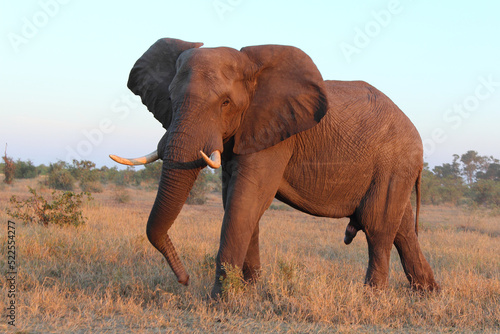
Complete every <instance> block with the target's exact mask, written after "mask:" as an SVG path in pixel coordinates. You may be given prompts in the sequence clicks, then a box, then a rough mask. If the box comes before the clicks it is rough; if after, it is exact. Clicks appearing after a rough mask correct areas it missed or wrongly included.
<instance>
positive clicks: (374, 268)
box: [112, 38, 438, 298]
mask: <svg viewBox="0 0 500 334" xmlns="http://www.w3.org/2000/svg"><path fill="white" fill-rule="evenodd" d="M202 45H203V44H202V43H189V42H184V41H181V40H176V39H170V38H165V39H160V40H158V41H157V42H156V43H155V44H153V45H152V46H151V47H150V48H149V49H148V50H147V51H146V52H145V53H144V54H143V55H142V57H140V58H139V59H138V60H137V62H136V63H135V65H134V66H133V68H132V70H131V72H130V77H129V81H128V87H129V88H130V89H131V90H132V92H133V93H135V94H137V95H139V96H140V97H141V98H142V102H143V103H144V104H145V105H146V106H147V107H148V109H149V111H151V112H152V113H153V115H154V117H155V118H156V119H158V120H159V121H160V122H161V123H162V124H163V127H164V128H165V129H166V130H167V131H166V133H165V135H164V136H163V138H162V139H161V140H160V142H159V144H158V149H157V151H156V152H154V153H152V154H150V155H148V156H146V157H142V158H136V159H124V158H119V157H116V156H112V158H114V159H115V160H116V161H118V162H121V163H125V164H139V163H147V162H151V161H153V160H155V159H158V158H160V159H162V160H163V167H162V175H161V180H160V184H159V188H158V194H157V196H156V200H155V202H154V205H153V208H152V210H151V214H150V216H149V219H148V223H147V231H146V232H147V236H148V238H149V240H150V242H151V243H152V244H153V245H154V247H156V248H157V249H158V250H159V251H160V252H161V253H162V254H163V255H164V256H165V258H166V259H167V261H168V263H169V265H170V267H171V268H172V270H173V271H174V273H175V275H176V276H177V279H178V281H179V282H180V283H182V284H186V285H187V284H188V280H189V276H188V274H187V273H186V271H185V269H184V267H183V265H182V263H181V261H180V259H179V257H178V255H177V253H176V251H175V249H174V246H173V244H172V242H171V240H170V238H169V236H168V230H169V228H170V226H171V225H172V223H173V222H174V220H175V219H176V217H177V215H178V214H179V212H180V210H181V208H182V206H183V204H184V202H185V200H186V198H187V197H188V194H189V192H190V189H191V187H192V186H193V183H194V181H195V179H196V177H197V175H198V173H199V172H200V170H201V169H203V168H205V167H206V166H207V165H209V166H211V167H212V168H218V167H220V166H221V165H222V171H223V190H222V198H223V205H224V218H223V223H222V230H221V236H220V247H219V251H218V253H217V260H216V274H215V284H214V287H213V290H212V297H215V298H216V297H218V296H219V294H220V292H221V281H220V277H225V271H224V266H223V264H230V265H233V266H237V267H238V268H241V270H242V271H243V275H244V279H245V280H247V281H252V280H254V279H256V278H257V277H258V275H259V271H260V257H259V220H260V218H261V216H262V214H263V213H264V211H265V210H266V209H267V208H268V207H269V206H270V204H271V202H272V200H273V198H275V197H276V198H278V199H279V200H281V201H283V202H285V203H287V204H289V205H290V206H292V207H293V208H295V209H297V210H300V211H303V212H306V213H309V214H311V215H315V216H322V217H332V218H341V217H349V218H350V222H349V224H348V226H347V229H346V235H345V239H344V241H345V243H346V244H348V243H350V242H351V240H352V238H353V237H354V236H355V234H356V232H357V231H358V230H362V231H363V232H364V233H365V234H366V238H367V241H368V252H369V263H368V270H367V273H366V278H365V283H366V284H368V285H370V286H373V287H377V288H384V287H385V286H386V285H387V283H388V275H389V256H390V251H391V248H392V245H393V244H394V245H395V246H396V248H397V250H398V252H399V256H400V258H401V262H402V264H403V269H404V271H405V274H406V276H407V278H408V280H409V281H410V285H411V286H412V287H413V288H415V289H426V290H434V289H438V284H437V283H436V281H435V280H434V275H433V272H432V270H431V268H430V266H429V264H428V262H427V261H426V260H425V258H424V255H423V254H422V251H421V250H420V246H419V243H418V239H417V222H418V214H419V209H420V180H421V173H422V168H423V158H422V156H423V148H422V141H421V139H420V136H419V134H418V132H417V130H416V129H415V127H414V125H413V124H412V123H411V121H410V120H409V119H408V118H407V117H406V116H405V115H404V114H403V112H402V111H401V110H400V109H399V108H398V107H397V106H396V105H395V104H394V103H393V102H392V101H391V100H390V99H389V98H388V97H387V96H385V95H384V94H383V93H381V92H380V91H378V90H377V89H375V88H374V87H372V86H370V85H369V84H367V83H365V82H362V81H353V82H343V81H324V80H323V78H322V76H321V74H320V72H319V71H318V69H317V68H316V66H315V64H314V63H313V61H312V60H311V59H310V58H309V57H308V56H307V55H306V54H305V53H304V52H303V51H301V50H300V49H297V48H295V47H291V46H280V45H262V46H250V47H245V48H243V49H241V50H240V51H238V50H235V49H232V48H227V47H219V48H201V46H202ZM208 155H210V156H208ZM413 187H416V193H417V203H416V217H415V219H414V217H413V210H412V205H411V202H410V196H411V193H412V190H413Z"/></svg>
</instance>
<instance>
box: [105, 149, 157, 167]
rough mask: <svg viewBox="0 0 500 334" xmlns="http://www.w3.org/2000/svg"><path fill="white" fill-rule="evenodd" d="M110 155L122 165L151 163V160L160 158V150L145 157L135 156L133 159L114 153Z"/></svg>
mask: <svg viewBox="0 0 500 334" xmlns="http://www.w3.org/2000/svg"><path fill="white" fill-rule="evenodd" d="M109 157H110V158H111V159H113V160H114V161H116V162H118V163H120V164H122V165H129V166H134V165H145V164H149V163H150V162H154V161H156V160H158V158H159V157H158V151H154V152H151V153H149V154H147V155H145V156H143V157H139V158H133V159H127V158H122V157H119V156H116V155H113V154H110V155H109Z"/></svg>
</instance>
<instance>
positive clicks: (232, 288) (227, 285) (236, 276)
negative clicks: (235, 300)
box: [220, 263, 246, 298]
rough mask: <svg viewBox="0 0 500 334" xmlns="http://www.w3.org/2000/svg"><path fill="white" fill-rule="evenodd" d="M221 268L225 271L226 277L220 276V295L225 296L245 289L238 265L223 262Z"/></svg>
mask: <svg viewBox="0 0 500 334" xmlns="http://www.w3.org/2000/svg"><path fill="white" fill-rule="evenodd" d="M222 268H223V269H224V271H225V272H226V277H221V278H220V280H221V283H222V297H223V298H227V297H229V296H234V295H237V294H239V293H241V292H242V291H243V290H244V289H245V286H246V284H245V281H244V280H243V273H242V271H241V269H240V268H239V267H238V266H233V265H231V264H227V263H223V264H222Z"/></svg>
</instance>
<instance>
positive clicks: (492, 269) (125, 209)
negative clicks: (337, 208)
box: [0, 180, 500, 333]
mask: <svg viewBox="0 0 500 334" xmlns="http://www.w3.org/2000/svg"><path fill="white" fill-rule="evenodd" d="M38 182H39V180H16V182H15V183H14V185H13V186H7V185H4V184H2V185H0V222H1V224H2V225H3V227H2V228H1V229H0V240H1V242H2V247H1V258H0V265H1V267H2V277H1V280H0V284H1V288H2V295H3V296H2V298H1V299H0V300H1V301H2V304H3V305H1V309H2V322H1V324H0V331H6V332H10V331H12V332H15V331H17V332H20V333H49V332H57V333H70V332H73V333H84V332H85V333H86V332H92V333H114V332H125V333H127V332H130V333H141V332H144V333H210V332H227V333H233V332H241V333H254V332H256V333H262V332H285V333H311V332H312V333H330V332H336V331H338V332H352V333H359V332H367V333H372V332H415V333H428V332H449V333H459V332H467V333H469V332H486V333H493V332H500V216H498V215H496V216H495V215H493V214H491V213H490V212H488V211H481V210H474V211H470V210H465V209H460V208H456V207H447V206H424V207H423V209H422V215H421V220H420V235H419V239H420V243H421V246H422V248H423V251H424V254H425V256H426V257H427V259H428V260H429V262H430V264H431V266H432V267H433V269H434V273H435V276H436V278H437V280H438V282H439V283H440V284H441V288H442V290H441V291H440V292H439V293H431V294H420V293H417V292H413V291H412V290H410V289H409V288H408V281H407V279H406V278H405V276H404V273H403V270H402V268H401V264H400V261H399V257H398V255H397V252H396V251H395V250H394V251H393V254H392V257H391V276H390V282H389V289H388V290H385V291H378V292H377V291H372V290H370V289H368V288H366V287H365V286H364V285H363V279H364V275H365V270H366V266H367V261H368V254H367V245H366V240H365V237H364V234H363V233H362V232H360V233H359V234H358V236H357V237H356V238H355V240H354V241H353V243H352V244H351V245H349V246H346V245H344V243H343V242H342V240H343V236H344V229H345V227H346V224H347V223H348V221H347V220H346V219H341V220H332V219H326V218H317V217H311V216H308V215H305V214H302V213H300V212H298V211H295V210H268V211H267V212H266V214H265V215H264V217H263V218H262V220H261V223H260V241H261V245H260V247H261V260H262V265H263V268H262V277H261V279H260V281H259V282H258V283H257V284H254V285H249V286H244V285H243V284H241V283H239V281H238V280H237V279H235V278H234V277H230V279H229V280H228V282H230V283H231V284H229V285H227V286H226V298H225V299H224V300H223V301H221V302H218V303H213V302H209V301H208V300H207V298H206V297H207V294H208V293H209V292H210V289H211V287H212V284H213V279H214V264H215V254H216V252H217V249H218V241H219V233H220V226H221V221H222V216H223V210H222V204H221V200H220V196H218V195H215V194H213V195H211V196H210V198H209V201H208V202H207V204H205V205H202V206H190V205H185V206H184V208H183V210H182V212H181V214H180V216H179V217H178V219H177V221H176V223H175V224H174V225H173V227H172V229H171V237H172V240H173V242H174V244H175V246H176V248H177V250H178V252H179V254H180V255H181V257H182V260H183V263H184V264H185V266H186V268H187V270H188V272H189V274H190V276H191V279H190V285H189V286H188V287H187V288H186V287H184V286H182V285H180V284H178V283H177V282H176V279H175V277H174V275H173V273H172V271H171V270H170V268H169V267H168V265H167V263H166V261H165V260H164V259H163V257H162V255H161V254H160V253H159V252H157V251H156V250H155V249H154V248H153V247H152V246H151V245H150V243H149V242H148V240H147V238H146V235H145V226H146V221H147V218H148V214H149V210H150V209H151V206H152V203H153V201H154V198H155V195H156V193H155V191H152V190H146V189H143V190H138V191H137V192H136V193H133V194H132V193H131V199H130V201H129V202H128V203H125V204H120V203H118V202H117V201H116V197H117V195H118V194H117V193H116V191H117V190H114V188H113V187H112V186H109V187H108V188H106V189H105V191H104V192H103V193H99V194H93V197H94V201H92V202H90V203H88V204H86V205H85V207H84V216H86V217H87V218H88V219H87V223H86V225H84V226H82V227H58V226H49V227H43V226H40V225H28V224H24V223H23V222H21V221H16V260H17V264H18V275H17V286H16V288H17V290H18V291H17V294H16V303H17V314H16V327H15V328H12V327H11V326H8V325H7V323H6V317H5V316H4V313H5V308H6V307H7V298H4V296H7V281H6V272H7V247H6V244H7V243H6V240H7V221H8V220H9V219H10V220H12V219H11V218H10V217H9V216H7V214H6V213H5V209H6V208H7V207H8V206H9V201H8V199H9V198H10V196H11V195H12V194H16V195H17V196H18V197H19V198H23V196H24V198H26V197H27V196H28V187H27V186H28V185H30V186H32V187H35V188H37V189H38V192H39V193H41V194H43V195H49V194H50V193H51V190H48V189H43V187H41V186H40V185H39V183H38ZM118 191H120V192H123V191H127V192H131V191H132V190H130V189H127V190H118ZM276 206H277V207H278V208H281V207H280V204H277V205H276ZM281 209H282V208H281ZM233 276H234V275H233Z"/></svg>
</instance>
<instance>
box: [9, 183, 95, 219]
mask: <svg viewBox="0 0 500 334" xmlns="http://www.w3.org/2000/svg"><path fill="white" fill-rule="evenodd" d="M28 188H29V192H30V193H31V195H32V196H31V197H29V198H28V199H26V200H24V201H21V200H18V199H17V198H16V196H12V197H11V198H10V203H11V204H13V205H14V210H11V209H9V208H8V209H7V214H8V215H9V216H11V217H12V218H18V219H21V220H22V221H24V222H26V223H38V224H42V225H44V226H48V225H49V224H56V225H60V226H65V225H73V226H79V225H83V224H85V218H84V217H83V214H82V210H81V206H82V204H83V201H84V200H85V196H86V197H87V198H86V200H87V201H90V200H92V196H91V195H90V194H89V193H80V194H75V193H73V192H71V191H66V192H62V193H59V194H57V193H56V191H53V192H52V198H53V199H52V201H51V202H49V201H48V200H47V199H45V198H44V197H43V196H42V195H38V194H37V193H36V190H35V189H33V188H31V187H28Z"/></svg>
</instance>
